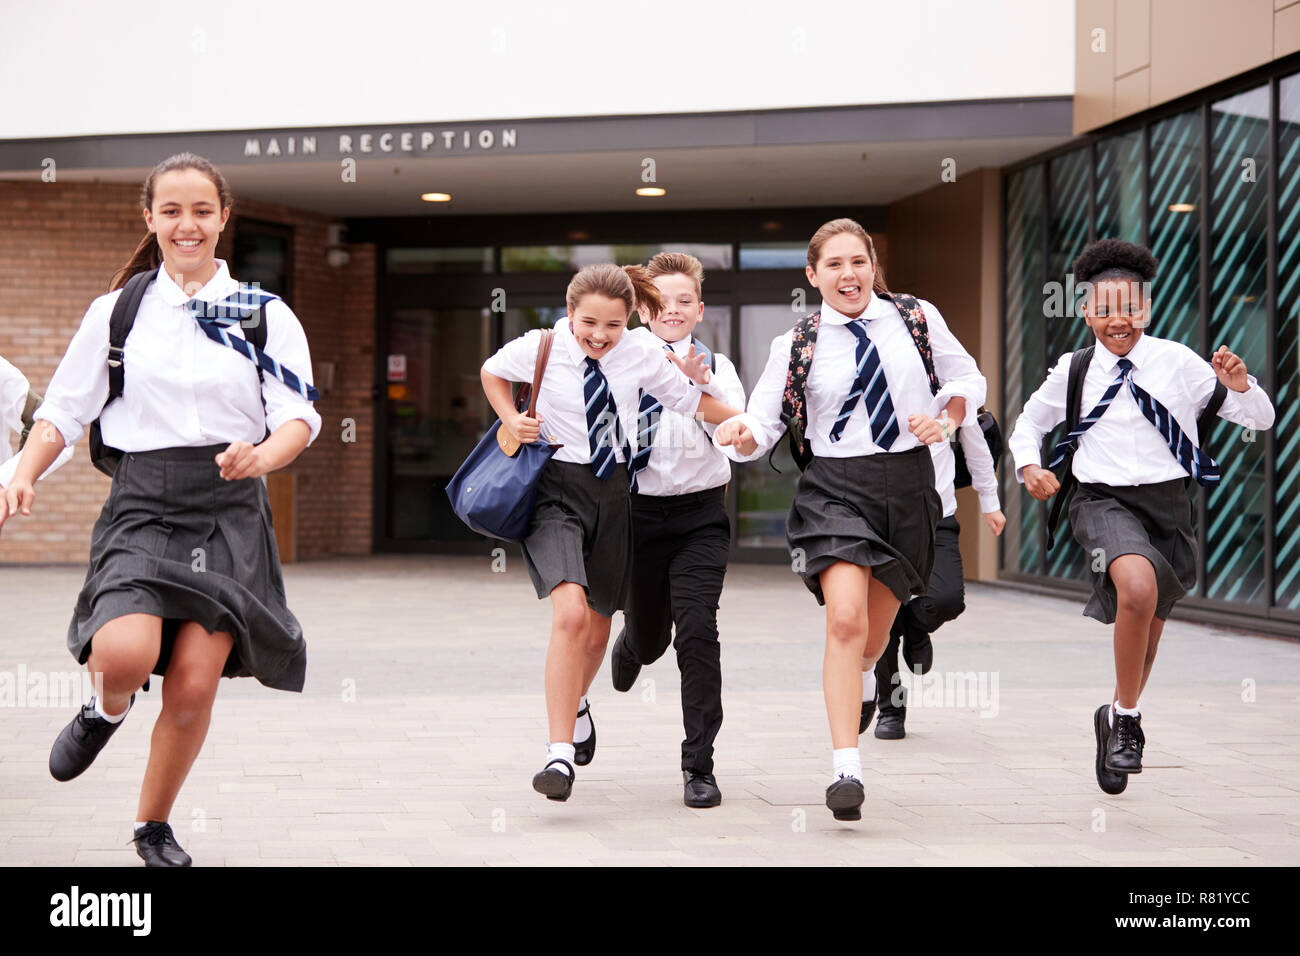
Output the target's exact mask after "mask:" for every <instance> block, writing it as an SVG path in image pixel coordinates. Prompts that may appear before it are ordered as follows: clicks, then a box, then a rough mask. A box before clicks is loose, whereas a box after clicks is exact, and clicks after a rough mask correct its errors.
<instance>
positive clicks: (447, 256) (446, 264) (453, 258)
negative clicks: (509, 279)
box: [384, 246, 492, 275]
mask: <svg viewBox="0 0 1300 956" xmlns="http://www.w3.org/2000/svg"><path fill="white" fill-rule="evenodd" d="M384 268H385V269H387V270H388V271H389V272H390V273H393V274H394V275H437V274H447V273H451V274H456V275H466V274H472V273H483V272H491V271H492V247H491V246H469V247H466V248H463V249H424V248H416V249H389V250H388V251H387V253H386V254H385V256H384Z"/></svg>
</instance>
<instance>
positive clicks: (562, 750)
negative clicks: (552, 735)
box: [546, 743, 574, 774]
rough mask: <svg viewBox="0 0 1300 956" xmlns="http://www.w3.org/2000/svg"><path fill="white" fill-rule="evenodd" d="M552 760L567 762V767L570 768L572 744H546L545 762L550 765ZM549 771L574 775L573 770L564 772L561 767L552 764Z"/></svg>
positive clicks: (571, 764)
mask: <svg viewBox="0 0 1300 956" xmlns="http://www.w3.org/2000/svg"><path fill="white" fill-rule="evenodd" d="M552 760H567V761H568V762H569V766H570V767H572V766H573V744H565V743H553V744H547V745H546V762H547V763H550V762H551V761H552ZM550 769H551V770H558V771H560V773H566V774H573V773H574V771H573V770H566V769H565V768H564V767H563V766H562V765H560V764H558V763H557V764H552V766H551V767H550Z"/></svg>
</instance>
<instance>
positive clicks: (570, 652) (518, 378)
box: [482, 264, 739, 800]
mask: <svg viewBox="0 0 1300 956" xmlns="http://www.w3.org/2000/svg"><path fill="white" fill-rule="evenodd" d="M565 300H566V303H567V305H568V311H569V314H568V319H567V320H562V321H561V322H560V323H559V324H558V325H557V326H556V330H555V341H554V345H553V346H552V348H551V353H550V358H549V360H548V362H547V365H546V372H545V374H544V376H543V378H542V381H541V387H540V388H539V389H538V394H537V417H536V418H529V417H528V416H527V415H525V414H522V413H521V412H519V411H517V410H516V409H515V407H514V404H513V402H512V401H511V396H510V383H511V382H531V381H532V379H533V370H534V365H535V362H536V360H537V353H538V346H539V344H540V341H541V330H534V331H532V332H529V333H528V334H526V335H523V336H521V337H519V338H517V339H515V340H514V341H513V342H508V343H506V345H504V346H503V347H502V348H501V349H500V351H498V352H497V353H496V354H495V355H493V356H492V357H491V358H489V359H488V360H487V361H486V362H484V363H483V370H482V380H483V391H484V393H485V394H486V395H487V398H488V401H489V402H490V403H491V404H492V408H493V409H494V410H495V411H496V413H497V415H498V416H499V417H500V419H501V427H502V428H505V429H507V430H508V431H509V432H510V433H511V434H513V435H514V436H515V437H516V438H517V439H518V440H519V441H520V442H532V441H536V440H537V438H538V436H539V435H540V434H541V433H542V431H543V430H545V432H546V433H547V435H548V437H550V438H551V440H552V441H554V442H556V443H558V444H560V445H562V446H563V447H561V448H560V449H559V451H558V452H557V453H556V455H555V457H554V458H552V459H551V460H550V461H549V462H547V464H546V468H545V470H544V471H543V472H542V475H541V478H540V479H539V480H538V482H537V501H536V506H535V508H534V510H533V516H532V522H531V524H530V526H529V529H528V536H527V537H526V538H525V539H524V542H523V546H524V561H525V563H526V564H527V566H528V575H529V577H530V578H531V579H532V582H533V587H534V588H535V589H536V591H537V596H538V597H539V598H547V597H549V598H550V599H551V606H552V609H553V613H552V618H551V642H550V647H549V648H548V650H547V653H546V715H547V722H548V726H549V741H550V742H549V744H548V745H547V749H546V764H545V765H544V766H543V768H542V770H541V772H539V773H538V774H537V775H536V776H534V777H533V788H534V789H535V790H537V792H538V793H542V794H545V795H546V796H547V797H548V798H550V799H552V800H567V799H568V798H569V794H570V793H571V792H572V790H573V780H574V776H575V773H574V765H575V764H577V765H578V766H581V765H583V764H586V763H589V762H590V761H591V758H592V755H593V754H594V751H595V744H596V729H595V726H594V725H593V724H592V722H591V715H590V710H589V707H588V705H587V696H586V695H587V690H588V689H589V688H590V687H591V682H592V681H593V680H594V679H595V677H596V672H597V671H598V670H599V669H600V665H601V662H602V661H603V660H604V658H605V645H606V643H607V642H608V641H609V626H610V618H611V617H612V616H613V614H614V612H615V611H616V610H618V609H619V608H621V607H622V606H623V601H624V598H625V597H626V594H627V585H628V568H629V566H630V564H631V558H632V511H631V499H630V495H629V488H628V472H627V462H628V461H629V460H630V457H631V453H632V449H631V446H630V443H629V441H628V438H627V436H628V435H634V434H635V433H636V427H635V426H636V416H637V410H638V395H637V393H638V390H641V389H644V390H645V391H646V392H648V393H650V394H653V395H655V396H656V397H657V398H658V399H659V400H660V401H661V402H663V404H664V407H666V408H672V409H673V410H675V411H678V412H681V413H682V414H684V415H696V414H698V415H699V416H700V417H702V418H703V420H704V421H707V422H711V423H713V424H717V423H718V422H720V421H722V420H723V419H725V418H727V417H729V416H731V415H734V414H736V413H737V412H738V411H739V410H738V409H734V408H731V407H730V406H728V405H724V404H723V403H722V402H720V401H718V400H717V399H715V398H713V397H712V396H710V395H709V394H706V392H708V391H709V390H711V389H713V388H714V387H715V386H713V384H712V383H711V381H710V378H711V376H710V372H709V366H708V363H707V361H706V360H705V358H704V356H703V355H696V354H695V349H694V347H692V348H691V349H690V350H689V352H688V353H687V355H686V356H685V357H684V358H679V357H678V356H677V355H675V354H673V353H672V352H664V351H663V350H661V349H659V348H657V347H655V346H653V345H651V344H649V343H648V342H647V341H646V340H645V339H642V338H640V337H639V336H626V335H624V334H623V333H624V331H625V330H626V327H627V320H628V318H629V317H630V316H631V314H632V312H633V311H634V310H637V309H641V310H643V311H646V312H648V313H649V314H652V315H653V314H657V313H658V312H659V311H660V302H659V292H658V290H657V289H656V288H655V284H654V282H653V281H652V280H651V279H650V277H649V275H648V274H647V273H646V272H645V270H644V269H642V268H641V267H639V266H627V267H625V268H619V267H618V266H616V265H612V264H605V265H596V266H588V267H587V268H585V269H583V270H582V271H581V272H579V273H578V274H577V275H576V276H574V277H573V281H572V282H570V283H569V288H568V291H567V294H566V296H565ZM670 363H671V364H670ZM678 369H680V370H681V371H678ZM682 373H685V374H684V375H683V374H682ZM697 386H698V387H697ZM575 714H577V721H576V722H575V720H574V715H575Z"/></svg>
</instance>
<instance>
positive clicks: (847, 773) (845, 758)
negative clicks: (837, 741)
mask: <svg viewBox="0 0 1300 956" xmlns="http://www.w3.org/2000/svg"><path fill="white" fill-rule="evenodd" d="M831 760H832V761H833V765H834V769H833V770H832V773H833V775H834V778H835V780H838V779H840V777H855V778H856V779H858V780H861V779H862V755H861V754H860V753H858V748H857V747H841V748H840V749H838V750H832V751H831ZM832 782H834V781H832Z"/></svg>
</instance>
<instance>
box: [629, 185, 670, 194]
mask: <svg viewBox="0 0 1300 956" xmlns="http://www.w3.org/2000/svg"><path fill="white" fill-rule="evenodd" d="M636 194H637V195H638V196H667V195H668V190H666V189H661V188H660V187H658V186H642V187H641V188H640V189H638V190H637V191H636Z"/></svg>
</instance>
